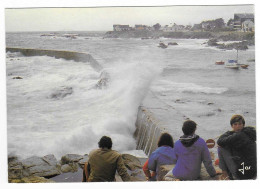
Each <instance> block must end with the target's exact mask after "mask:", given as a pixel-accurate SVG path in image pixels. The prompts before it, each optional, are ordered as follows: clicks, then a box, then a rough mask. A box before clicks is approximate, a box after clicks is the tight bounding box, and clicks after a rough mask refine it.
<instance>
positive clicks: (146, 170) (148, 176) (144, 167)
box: [143, 159, 152, 180]
mask: <svg viewBox="0 0 260 189" xmlns="http://www.w3.org/2000/svg"><path fill="white" fill-rule="evenodd" d="M143 171H144V174H145V176H146V177H147V178H148V179H150V178H151V177H152V175H151V173H150V171H149V169H148V159H147V160H146V162H145V163H144V166H143ZM148 179H147V180H148Z"/></svg>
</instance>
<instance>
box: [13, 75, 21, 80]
mask: <svg viewBox="0 0 260 189" xmlns="http://www.w3.org/2000/svg"><path fill="white" fill-rule="evenodd" d="M13 79H23V78H22V77H20V76H16V77H13Z"/></svg>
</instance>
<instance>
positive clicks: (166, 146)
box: [148, 133, 175, 180]
mask: <svg viewBox="0 0 260 189" xmlns="http://www.w3.org/2000/svg"><path fill="white" fill-rule="evenodd" d="M173 145H174V143H173V139H172V136H171V135H170V134H168V133H163V134H162V135H161V136H160V138H159V141H158V148H157V149H156V150H155V151H154V152H153V153H152V154H151V155H150V157H149V159H148V169H149V170H151V171H155V173H158V171H159V168H160V166H161V165H171V164H173V163H174V157H175V156H174V150H173V147H174V146H173ZM155 177H156V178H155V179H154V180H160V178H158V175H157V174H156V175H155ZM149 180H153V179H152V178H149Z"/></svg>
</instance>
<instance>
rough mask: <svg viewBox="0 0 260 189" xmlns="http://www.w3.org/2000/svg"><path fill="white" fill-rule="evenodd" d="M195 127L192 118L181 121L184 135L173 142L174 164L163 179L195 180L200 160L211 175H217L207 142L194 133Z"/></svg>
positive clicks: (197, 176) (199, 168)
mask: <svg viewBox="0 0 260 189" xmlns="http://www.w3.org/2000/svg"><path fill="white" fill-rule="evenodd" d="M196 128H197V124H196V123H195V122H194V121H192V120H187V121H185V122H184V123H183V126H182V131H183V133H184V135H183V136H181V137H180V139H179V140H178V141H176V142H175V144H174V158H175V162H176V165H175V166H174V168H173V169H172V170H170V171H169V172H168V173H167V174H166V175H165V177H164V180H166V181H178V180H197V179H199V177H200V171H201V163H202V162H203V163H204V166H205V168H206V170H207V172H208V174H209V175H210V176H211V177H214V176H216V175H217V173H218V172H216V170H215V168H214V167H213V165H212V160H211V156H210V153H209V150H208V147H207V144H206V142H205V141H204V140H203V139H202V138H200V137H199V136H198V135H196V134H195V130H196Z"/></svg>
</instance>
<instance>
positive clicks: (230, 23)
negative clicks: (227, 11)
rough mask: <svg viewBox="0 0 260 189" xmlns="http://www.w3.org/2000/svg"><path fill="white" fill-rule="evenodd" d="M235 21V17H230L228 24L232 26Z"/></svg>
mask: <svg viewBox="0 0 260 189" xmlns="http://www.w3.org/2000/svg"><path fill="white" fill-rule="evenodd" d="M233 22H234V19H232V18H230V19H229V20H228V22H227V26H230V25H232V23H233Z"/></svg>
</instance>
